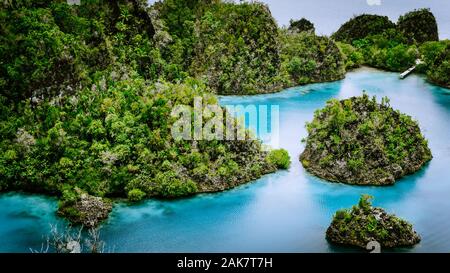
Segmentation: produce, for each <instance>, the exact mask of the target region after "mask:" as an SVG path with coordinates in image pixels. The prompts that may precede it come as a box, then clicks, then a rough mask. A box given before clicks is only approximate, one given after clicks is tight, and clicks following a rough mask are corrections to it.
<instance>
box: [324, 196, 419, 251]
mask: <svg viewBox="0 0 450 273" xmlns="http://www.w3.org/2000/svg"><path fill="white" fill-rule="evenodd" d="M371 199H372V196H370V195H366V194H364V195H362V196H361V199H360V200H359V203H358V205H357V206H353V208H351V209H343V210H338V211H337V212H336V213H335V215H334V217H333V221H332V222H331V225H330V226H329V227H328V229H327V232H326V238H327V239H328V240H329V241H331V242H333V243H338V244H344V245H353V246H358V247H362V248H366V246H367V244H368V243H369V242H371V241H377V242H378V243H379V244H380V245H381V247H387V248H392V247H401V246H413V245H415V244H417V243H419V242H420V236H419V235H418V234H417V233H416V232H415V231H414V230H413V228H412V225H411V224H410V223H408V222H406V221H405V220H403V219H400V218H398V217H397V216H395V215H393V214H387V213H386V212H385V211H384V210H383V209H381V208H374V207H372V203H371Z"/></svg>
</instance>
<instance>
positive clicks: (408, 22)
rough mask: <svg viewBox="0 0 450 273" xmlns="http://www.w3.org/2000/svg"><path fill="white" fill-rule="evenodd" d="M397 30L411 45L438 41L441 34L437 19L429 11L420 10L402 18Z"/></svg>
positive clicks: (399, 20)
mask: <svg viewBox="0 0 450 273" xmlns="http://www.w3.org/2000/svg"><path fill="white" fill-rule="evenodd" d="M397 28H398V30H399V31H401V32H402V33H403V34H404V35H405V37H406V38H407V39H408V41H409V43H419V44H421V43H423V42H427V41H438V40H439V33H438V26H437V22H436V18H435V17H434V15H433V13H431V11H430V10H429V9H420V10H415V11H411V12H408V13H406V14H405V15H402V16H400V18H399V19H398V22H397Z"/></svg>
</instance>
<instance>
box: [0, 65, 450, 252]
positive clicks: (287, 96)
mask: <svg viewBox="0 0 450 273" xmlns="http://www.w3.org/2000/svg"><path fill="white" fill-rule="evenodd" d="M363 89H364V90H367V92H368V93H369V94H371V95H377V97H378V98H381V97H382V96H388V97H389V98H390V99H391V105H392V106H393V107H394V108H397V109H399V110H401V111H402V112H405V113H407V114H409V115H411V116H412V117H413V118H415V119H416V120H418V121H419V123H420V126H421V128H422V131H423V133H424V134H425V136H426V137H427V138H428V140H429V145H430V148H431V150H432V153H433V156H434V159H433V160H432V161H431V162H430V163H429V164H428V165H427V166H426V167H425V168H423V169H422V170H421V171H419V172H418V173H416V174H414V175H411V176H408V177H405V178H404V179H402V180H400V181H398V182H397V183H396V184H395V185H394V186H389V187H358V186H349V185H344V184H336V183H329V182H326V181H323V180H321V179H318V178H315V177H313V176H311V175H309V174H308V173H306V172H305V170H304V169H303V167H302V166H301V164H300V163H299V162H298V160H297V159H298V156H299V154H300V153H301V151H302V150H303V147H304V146H303V144H302V143H301V142H300V140H301V138H303V137H305V136H306V130H305V128H304V124H305V122H306V121H310V120H311V119H312V117H313V112H314V110H315V109H317V108H320V107H323V106H324V105H325V102H326V100H328V99H330V98H347V97H350V96H354V95H360V94H361V90H363ZM221 103H222V104H223V105H228V104H271V105H279V107H280V146H281V147H283V148H285V149H287V150H288V151H289V153H290V155H291V157H292V161H293V162H292V166H291V168H290V170H289V171H280V172H278V173H275V174H272V175H267V176H265V177H263V178H261V179H259V180H257V181H255V182H254V183H250V184H246V185H244V186H241V187H238V188H235V189H233V190H230V191H226V192H222V193H217V194H202V195H197V196H195V197H192V198H187V199H180V200H176V201H157V200H151V201H147V202H144V203H142V204H140V205H137V206H127V205H125V204H118V205H116V206H115V208H114V210H113V212H112V214H111V217H110V219H109V220H108V222H107V223H106V224H105V225H104V226H103V227H102V237H103V239H104V240H105V241H106V243H107V245H108V246H109V247H110V248H113V249H114V251H115V252H210V251H211V252H335V251H358V250H357V249H353V248H343V247H336V246H332V245H330V244H329V243H328V242H327V241H326V240H325V238H324V234H325V230H326V228H327V226H328V225H329V223H330V220H331V217H332V215H333V213H334V212H335V211H336V210H337V209H340V208H346V207H350V206H352V205H353V204H355V203H356V202H357V201H358V198H359V195H360V194H363V193H368V194H371V195H373V196H375V200H374V204H375V205H377V206H381V207H384V208H385V209H386V210H387V211H389V212H392V213H395V214H397V215H398V216H401V217H404V218H405V219H407V220H409V221H410V222H411V223H413V225H414V226H415V228H416V230H417V231H418V232H419V233H420V234H421V235H422V242H421V243H420V244H418V245H417V246H416V247H414V248H406V249H397V250H396V251H412V252H449V251H450V235H449V232H448V231H449V230H450V166H449V162H450V143H449V141H448V140H449V135H450V134H449V133H450V90H448V89H443V88H439V87H436V86H433V85H430V84H428V83H426V82H425V81H424V79H423V78H422V77H419V76H415V75H413V76H410V77H409V78H407V79H405V80H399V79H398V75H397V74H396V73H387V72H380V71H376V70H371V69H362V70H358V71H355V72H351V73H349V74H347V77H346V79H345V80H342V81H339V82H333V83H325V84H314V85H308V86H303V87H296V88H291V89H287V90H284V91H282V92H280V93H276V94H270V95H259V96H251V97H249V96H247V97H242V96H233V97H222V98H221ZM55 209H56V201H55V200H54V199H50V198H45V197H40V196H31V195H21V194H4V195H0V252H9V251H14V252H27V251H29V248H30V247H32V248H40V246H41V241H42V236H43V235H45V234H46V233H47V232H48V231H49V224H50V223H62V221H61V220H59V219H57V218H56V217H55V214H54V211H55Z"/></svg>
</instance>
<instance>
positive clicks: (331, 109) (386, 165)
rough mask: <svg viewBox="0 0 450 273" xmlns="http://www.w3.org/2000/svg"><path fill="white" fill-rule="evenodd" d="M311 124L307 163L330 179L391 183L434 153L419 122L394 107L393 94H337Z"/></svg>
mask: <svg viewBox="0 0 450 273" xmlns="http://www.w3.org/2000/svg"><path fill="white" fill-rule="evenodd" d="M306 126H307V130H308V134H309V135H308V137H307V139H306V148H305V150H304V151H303V153H302V154H301V155H300V160H301V163H302V165H303V167H305V169H306V170H308V171H309V172H311V173H312V174H314V175H316V176H318V177H320V178H323V179H326V180H329V181H334V182H343V183H348V184H358V185H390V184H394V182H395V180H397V179H399V178H401V177H403V176H405V175H407V174H411V173H414V172H416V171H417V170H419V169H420V168H421V167H422V166H423V165H424V164H425V163H426V162H428V161H429V160H431V158H432V155H431V151H430V149H429V148H428V143H427V140H426V139H425V138H424V137H423V135H422V134H421V131H420V128H419V125H418V124H417V122H416V121H414V120H413V119H412V118H411V117H410V116H408V115H405V114H402V113H400V112H399V111H396V110H394V109H392V107H390V105H389V99H388V98H383V99H382V102H381V103H378V102H377V101H376V98H375V97H373V98H372V99H371V98H369V96H368V95H367V94H364V95H363V96H360V97H352V98H349V99H345V100H341V101H338V100H336V99H332V100H330V101H328V103H327V105H326V107H325V108H323V109H320V110H318V111H316V113H315V115H314V120H313V121H312V122H311V123H308V124H307V125H306Z"/></svg>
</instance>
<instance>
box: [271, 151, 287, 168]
mask: <svg viewBox="0 0 450 273" xmlns="http://www.w3.org/2000/svg"><path fill="white" fill-rule="evenodd" d="M267 160H269V162H270V163H271V164H274V165H275V166H277V167H278V168H280V169H289V166H290V165H291V159H290V157H289V153H288V151H286V150H285V149H278V150H272V151H270V153H269V155H268V157H267Z"/></svg>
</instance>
